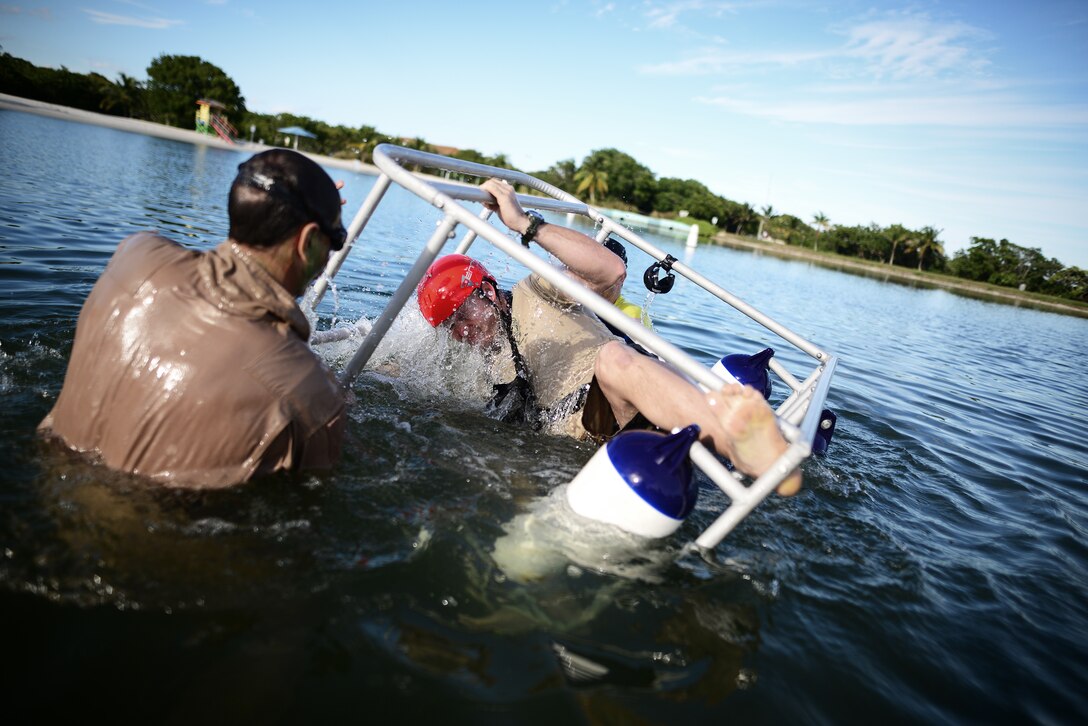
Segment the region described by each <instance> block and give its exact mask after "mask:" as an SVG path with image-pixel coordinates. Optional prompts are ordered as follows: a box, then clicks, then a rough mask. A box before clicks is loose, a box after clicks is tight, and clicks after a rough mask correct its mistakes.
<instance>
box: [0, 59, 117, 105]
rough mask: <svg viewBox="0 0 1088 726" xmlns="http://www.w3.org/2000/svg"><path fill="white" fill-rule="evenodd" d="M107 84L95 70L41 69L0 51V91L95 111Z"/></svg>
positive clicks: (107, 81) (107, 80)
mask: <svg viewBox="0 0 1088 726" xmlns="http://www.w3.org/2000/svg"><path fill="white" fill-rule="evenodd" d="M109 85H111V84H110V81H109V79H107V78H106V77H105V76H102V75H99V74H98V73H86V74H84V73H73V72H72V71H70V70H68V69H67V68H64V67H61V68H60V69H59V70H58V69H55V68H42V67H39V66H36V65H34V64H33V63H30V62H29V61H25V60H23V59H22V58H16V57H15V56H13V55H11V54H10V53H3V54H0V93H9V94H11V95H13V96H21V97H23V98H31V99H34V100H36V101H44V102H45V103H56V104H60V105H62V106H70V107H71V108H78V109H81V110H84V111H99V110H101V108H102V102H103V97H104V96H103V90H104V88H105V87H106V86H109Z"/></svg>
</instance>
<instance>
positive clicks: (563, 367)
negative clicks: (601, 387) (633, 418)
mask: <svg viewBox="0 0 1088 726" xmlns="http://www.w3.org/2000/svg"><path fill="white" fill-rule="evenodd" d="M513 293H514V298H513V307H512V310H511V312H512V317H513V321H514V337H515V339H516V341H517V345H518V349H519V350H520V351H521V355H522V357H523V358H524V360H525V363H526V367H527V368H528V369H529V378H530V383H531V384H532V386H533V391H534V392H535V393H536V397H537V400H538V401H539V403H540V405H541V406H542V407H543V408H545V409H547V410H548V411H549V414H550V418H551V423H550V424H549V426H548V431H549V432H551V433H555V434H565V435H568V436H573V437H575V438H584V437H585V436H586V434H587V431H586V427H585V424H584V423H583V413H586V414H587V416H588V417H589V418H588V419H587V420H590V419H592V420H602V419H607V418H608V417H610V416H611V413H612V411H611V407H610V406H609V405H608V402H607V400H606V399H604V397H603V396H600V397H590V398H588V399H587V398H586V397H585V396H582V395H577V394H578V391H579V389H585V390H587V392H588V390H589V387H590V384H591V382H592V381H593V369H594V366H595V364H596V362H597V353H598V351H600V349H601V347H602V346H604V345H605V344H606V343H608V342H610V341H612V340H616V338H615V337H614V336H613V335H612V334H611V333H610V332H609V331H608V328H607V327H605V325H604V323H602V322H601V321H600V319H599V318H598V317H597V316H596V315H593V314H592V313H591V312H589V311H587V310H585V309H584V308H583V307H582V306H581V305H580V304H578V303H577V302H575V301H574V300H572V299H571V298H569V297H568V296H567V295H565V294H564V293H563V292H561V291H560V290H559V289H558V288H556V287H555V286H553V285H551V284H550V283H549V282H548V281H547V280H545V279H543V278H542V277H539V276H537V275H535V274H533V275H530V276H529V277H526V278H525V279H523V280H522V281H521V282H519V283H518V284H517V285H515V286H514V290H513ZM588 401H593V402H594V403H593V405H594V407H595V410H594V411H588V410H587V409H586V408H585V406H584V404H585V403H587V402H588ZM601 401H604V408H605V410H597V408H599V406H600V402H601ZM561 409H563V410H561ZM568 409H569V410H568ZM613 423H614V419H613ZM602 425H605V424H602ZM590 433H598V432H596V431H591V432H590ZM599 433H604V432H603V431H602V432H599Z"/></svg>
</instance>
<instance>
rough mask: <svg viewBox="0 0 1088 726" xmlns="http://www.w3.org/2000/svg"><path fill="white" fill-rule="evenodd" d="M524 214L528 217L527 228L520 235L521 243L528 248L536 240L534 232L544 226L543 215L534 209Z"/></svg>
mask: <svg viewBox="0 0 1088 726" xmlns="http://www.w3.org/2000/svg"><path fill="white" fill-rule="evenodd" d="M525 214H527V215H528V216H529V226H528V227H526V228H525V231H524V232H522V234H521V243H522V244H523V245H525V246H526V247H528V246H529V243H530V242H532V241H533V240H534V239H536V231H537V230H538V229H540V225H542V224H544V215H543V214H541V213H540V212H538V211H536V210H535V209H530V210H529V211H527V212H526V213H525Z"/></svg>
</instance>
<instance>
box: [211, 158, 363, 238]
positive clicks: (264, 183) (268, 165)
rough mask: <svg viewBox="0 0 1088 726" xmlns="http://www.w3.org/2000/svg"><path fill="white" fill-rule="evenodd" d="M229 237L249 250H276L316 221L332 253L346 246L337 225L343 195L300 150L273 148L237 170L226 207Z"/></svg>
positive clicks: (241, 165) (239, 166)
mask: <svg viewBox="0 0 1088 726" xmlns="http://www.w3.org/2000/svg"><path fill="white" fill-rule="evenodd" d="M227 214H228V216H229V217H230V237H231V239H233V240H234V241H235V242H239V243H241V244H244V245H247V246H250V247H272V246H274V245H277V244H279V243H280V242H282V241H283V240H284V239H286V238H287V237H289V236H291V235H292V234H294V233H295V232H296V231H298V229H299V227H301V226H302V225H304V224H307V223H308V222H316V223H317V224H318V225H319V226H320V227H321V231H322V232H323V233H324V234H325V235H326V236H328V237H329V239H330V240H331V242H332V247H333V249H340V248H341V247H342V246H343V244H344V237H346V233H345V232H344V227H343V225H342V224H338V223H337V221H336V220H337V217H338V216H339V214H340V192H339V190H337V188H336V185H335V184H334V183H333V181H332V179H330V178H329V175H328V174H326V173H325V170H324V169H322V168H321V167H320V166H318V165H317V163H316V162H314V161H312V160H311V159H308V158H307V157H305V156H303V155H302V154H300V153H298V152H297V151H291V150H290V149H272V150H270V151H264V152H262V153H260V154H257V155H256V156H254V157H252V158H250V159H248V160H247V161H245V162H243V163H241V164H239V165H238V176H236V177H235V179H234V183H233V184H232V185H231V187H230V198H229V200H228V202H227Z"/></svg>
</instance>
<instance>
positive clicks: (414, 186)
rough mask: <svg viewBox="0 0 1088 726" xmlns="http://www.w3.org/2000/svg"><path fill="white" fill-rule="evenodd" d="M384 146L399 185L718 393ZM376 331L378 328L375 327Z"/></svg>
mask: <svg viewBox="0 0 1088 726" xmlns="http://www.w3.org/2000/svg"><path fill="white" fill-rule="evenodd" d="M383 146H384V144H383V145H382V146H379V147H378V148H377V149H375V151H374V162H375V163H376V164H377V165H378V167H379V168H380V169H381V170H382V171H383V172H385V173H386V174H388V175H389V176H390V177H391V178H392V179H393V180H394V181H396V182H397V183H398V184H400V185H401V186H403V187H405V188H406V189H408V190H409V191H411V192H413V193H415V194H416V195H417V196H419V197H421V198H423V199H425V200H428V201H430V203H431V204H432V205H434V206H435V207H437V208H439V209H442V210H443V211H444V212H445V213H446V214H448V215H450V216H452V217H454V218H456V219H457V221H458V222H460V223H461V224H463V225H465V226H466V227H468V228H469V229H473V230H475V231H476V233H477V234H478V235H479V236H481V237H483V238H484V239H486V240H488V241H489V242H491V243H492V244H494V245H495V246H496V247H498V248H499V249H500V250H501V251H502V252H505V253H506V254H507V255H509V256H510V257H513V258H514V259H515V260H516V261H517V262H520V263H521V264H522V265H524V266H525V267H527V268H529V269H530V270H531V271H533V272H535V273H536V274H538V275H540V276H541V277H543V278H544V279H545V280H547V281H548V282H550V283H551V284H552V285H554V286H555V287H557V288H558V289H559V290H560V291H561V292H563V293H564V294H566V295H567V296H569V297H570V298H571V299H573V300H575V301H576V302H578V303H581V304H582V305H584V306H585V307H587V308H589V309H590V310H591V311H592V312H593V313H594V314H595V315H597V317H599V318H602V319H603V320H606V321H607V322H609V323H611V324H612V325H613V326H615V327H616V328H618V329H619V330H621V331H622V332H623V333H625V334H626V335H628V336H629V337H630V338H631V339H632V340H634V341H635V342H637V343H639V344H641V345H642V346H643V347H645V348H646V349H648V350H650V351H653V352H654V353H655V354H657V355H659V356H661V357H662V358H664V359H666V360H668V361H669V362H670V363H672V364H673V365H674V366H676V367H677V368H678V369H679V370H680V371H681V372H682V373H684V374H685V375H687V376H688V377H690V378H693V379H694V380H695V381H696V382H698V383H702V384H703V385H704V386H706V387H707V389H709V390H714V391H717V390H719V389H720V388H721V387H722V386H723V385H724V382H723V381H722V379H721V378H719V377H718V376H716V375H714V374H713V373H711V372H710V369H709V368H707V367H706V366H703V365H701V364H700V363H698V362H697V361H696V360H695V359H693V358H692V357H691V356H689V355H688V354H687V353H685V352H684V351H683V350H681V349H680V348H678V347H676V346H675V345H673V344H672V343H670V342H668V341H667V340H665V339H664V338H662V337H660V336H659V335H657V334H656V333H654V332H653V331H651V330H649V329H648V328H646V326H644V325H642V324H641V323H640V322H638V321H636V320H634V319H633V318H631V317H629V316H627V315H625V314H623V313H622V312H621V311H620V310H619V309H618V308H617V307H616V306H615V305H612V304H611V303H609V302H608V301H607V300H605V299H604V298H602V297H601V296H600V295H598V294H597V293H595V292H593V291H591V290H589V289H587V288H585V287H584V286H583V285H581V284H580V283H578V282H576V281H575V280H572V279H571V278H570V277H567V276H566V275H565V274H563V273H562V272H561V271H559V270H558V269H556V268H555V267H552V266H551V265H550V264H548V263H547V262H545V261H544V260H543V259H541V258H540V257H538V256H536V255H535V254H533V253H532V252H530V251H529V250H528V249H526V248H525V247H523V246H522V245H520V244H516V243H514V242H513V241H512V240H511V239H510V238H509V237H507V236H506V235H505V234H503V233H502V232H500V231H499V230H498V229H496V228H495V227H493V226H492V225H491V224H488V223H487V222H484V221H483V220H481V219H480V218H479V217H477V216H476V215H474V214H471V213H470V212H469V211H468V210H466V209H465V208H464V207H462V206H461V205H459V204H456V203H451V202H453V200H452V199H450V198H449V197H448V196H446V195H445V194H443V193H440V192H434V191H433V190H432V189H431V188H430V185H429V184H428V183H427V182H424V181H422V180H421V179H419V178H417V177H415V176H414V175H412V174H411V173H409V172H407V171H405V170H404V169H402V168H401V167H400V166H398V165H397V164H396V163H395V162H394V161H392V160H391V158H390V157H388V156H387V155H386V154H384V153H382V148H383ZM484 194H486V192H484ZM491 199H492V197H491V195H490V194H487V200H488V201H491ZM417 264H418V263H417ZM428 264H429V263H428ZM413 269H414V268H413ZM424 269H426V268H424ZM421 276H422V273H421ZM375 328H377V326H376V325H375Z"/></svg>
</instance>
